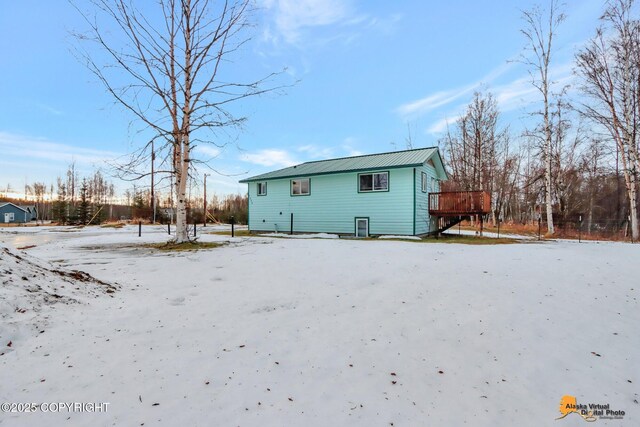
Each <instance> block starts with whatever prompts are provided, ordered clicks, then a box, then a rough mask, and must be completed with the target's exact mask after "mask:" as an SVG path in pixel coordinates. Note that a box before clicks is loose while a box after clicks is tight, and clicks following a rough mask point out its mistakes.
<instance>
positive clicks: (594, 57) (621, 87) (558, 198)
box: [439, 0, 640, 240]
mask: <svg viewBox="0 0 640 427" xmlns="http://www.w3.org/2000/svg"><path fill="white" fill-rule="evenodd" d="M561 8H562V6H561V5H560V3H558V2H557V1H555V0H554V1H552V2H551V4H550V8H549V9H547V10H544V9H541V8H538V7H536V8H534V9H532V10H529V11H525V12H523V20H524V27H523V29H522V33H523V35H524V37H525V40H526V49H525V50H524V53H523V55H522V57H521V58H520V62H522V63H523V64H525V65H526V66H527V68H528V70H529V75H530V77H531V84H532V85H533V87H534V88H535V91H536V93H537V94H538V95H539V99H540V103H539V105H540V108H539V109H537V110H535V111H531V112H530V114H531V116H532V121H531V123H533V124H532V125H531V126H529V128H527V129H525V130H524V131H523V132H520V133H519V134H514V133H513V132H512V131H511V130H510V129H509V127H508V126H504V125H502V121H501V118H500V114H501V113H500V111H499V108H498V103H497V101H496V99H495V96H494V95H493V94H492V93H491V92H490V91H489V90H482V91H477V92H475V93H474V95H473V98H472V100H471V102H470V103H469V105H468V106H467V107H466V109H465V111H464V112H463V113H462V114H461V115H460V117H459V118H458V119H457V120H456V121H455V123H453V124H452V125H451V126H450V127H449V129H448V130H447V132H446V134H445V136H444V137H443V138H442V139H441V140H440V141H439V144H440V145H441V147H442V148H443V151H444V153H445V157H446V159H447V164H448V166H449V169H450V172H451V175H452V176H451V179H450V180H449V181H448V182H447V183H444V185H443V189H444V190H483V191H488V192H490V193H491V195H492V213H491V214H490V220H492V221H493V222H494V223H495V222H497V221H498V220H503V221H505V220H506V221H512V222H521V223H523V224H524V223H528V222H532V221H537V220H538V219H540V220H544V222H545V223H546V227H547V232H548V233H549V234H554V233H555V231H556V230H555V229H556V226H560V227H574V228H575V227H582V228H583V229H585V230H586V231H587V232H596V231H601V232H609V233H611V232H619V231H621V232H623V233H631V234H632V236H633V238H634V239H635V240H637V239H638V238H639V237H640V232H639V229H638V209H639V207H640V206H639V200H638V196H637V193H638V184H639V176H638V174H639V171H640V158H639V156H638V136H639V135H638V131H639V124H640V21H639V20H638V17H637V16H635V15H634V12H635V4H634V1H633V0H614V1H610V2H608V3H607V4H606V9H605V11H604V13H603V15H602V17H601V18H600V23H599V26H598V28H597V29H596V30H595V34H594V35H593V37H592V38H591V39H590V40H588V41H587V43H586V44H584V45H583V46H582V47H581V48H579V49H578V50H577V52H576V53H575V61H574V70H575V71H574V73H575V76H576V82H577V84H576V85H577V87H576V88H575V89H577V90H576V91H573V92H570V91H569V90H568V89H569V87H567V86H559V85H558V84H557V83H556V82H554V81H553V80H552V79H551V77H550V70H551V66H552V65H553V59H554V54H555V50H554V41H555V38H556V33H557V31H558V30H559V28H560V27H561V25H562V23H563V21H564V19H565V15H564V13H563V12H562V10H561ZM570 93H574V96H573V98H574V99H570V96H569V94H570Z"/></svg>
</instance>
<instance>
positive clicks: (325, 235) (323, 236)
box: [259, 233, 340, 239]
mask: <svg viewBox="0 0 640 427" xmlns="http://www.w3.org/2000/svg"><path fill="white" fill-rule="evenodd" d="M259 236H262V237H279V238H285V239H339V238H340V236H338V235H337V234H329V233H311V234H284V233H263V234H259Z"/></svg>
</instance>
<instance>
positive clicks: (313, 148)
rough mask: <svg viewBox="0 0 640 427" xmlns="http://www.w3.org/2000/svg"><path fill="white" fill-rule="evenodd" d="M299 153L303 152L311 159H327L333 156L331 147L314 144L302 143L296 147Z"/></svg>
mask: <svg viewBox="0 0 640 427" xmlns="http://www.w3.org/2000/svg"><path fill="white" fill-rule="evenodd" d="M297 150H298V151H299V152H301V153H305V154H306V155H307V156H308V157H310V158H312V159H328V158H330V157H332V156H333V153H334V149H333V148H332V147H319V146H317V145H314V144H308V145H303V146H301V147H298V149H297Z"/></svg>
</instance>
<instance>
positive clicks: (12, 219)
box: [5, 212, 16, 222]
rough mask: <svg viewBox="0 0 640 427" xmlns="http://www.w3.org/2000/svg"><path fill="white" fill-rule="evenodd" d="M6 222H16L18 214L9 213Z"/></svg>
mask: <svg viewBox="0 0 640 427" xmlns="http://www.w3.org/2000/svg"><path fill="white" fill-rule="evenodd" d="M5 220H6V221H7V222H9V221H15V220H16V214H15V213H14V212H7V213H6V215H5Z"/></svg>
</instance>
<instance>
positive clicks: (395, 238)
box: [378, 236, 422, 240]
mask: <svg viewBox="0 0 640 427" xmlns="http://www.w3.org/2000/svg"><path fill="white" fill-rule="evenodd" d="M378 239H382V240H389V239H391V240H422V239H420V237H418V236H378Z"/></svg>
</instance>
